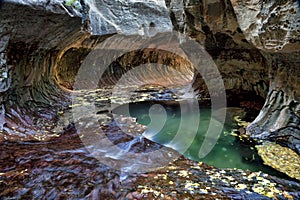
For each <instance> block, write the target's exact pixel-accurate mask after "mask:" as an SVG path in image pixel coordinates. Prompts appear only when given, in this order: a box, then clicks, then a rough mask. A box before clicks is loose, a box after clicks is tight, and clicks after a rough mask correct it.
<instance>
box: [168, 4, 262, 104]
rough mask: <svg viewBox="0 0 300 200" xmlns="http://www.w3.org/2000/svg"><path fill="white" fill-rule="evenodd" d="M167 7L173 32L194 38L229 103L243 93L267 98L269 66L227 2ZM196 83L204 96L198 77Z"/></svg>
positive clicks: (200, 80) (170, 5)
mask: <svg viewBox="0 0 300 200" xmlns="http://www.w3.org/2000/svg"><path fill="white" fill-rule="evenodd" d="M166 4H167V6H168V7H169V9H170V16H171V19H172V22H173V25H174V28H175V30H177V31H179V32H182V34H186V35H187V36H189V37H192V38H194V39H195V40H197V41H198V42H200V43H201V44H202V45H204V46H205V48H206V49H207V51H208V52H209V53H210V55H211V56H212V58H213V59H214V61H215V63H216V64H217V66H218V68H219V71H220V72H221V75H222V78H223V80H224V85H225V88H226V89H227V90H228V91H227V94H228V96H230V98H231V99H234V97H231V94H238V93H241V92H243V91H247V92H250V93H251V92H252V93H253V94H256V95H258V96H261V97H265V96H266V94H267V93H266V91H267V88H268V77H267V68H268V67H267V65H268V64H267V62H266V59H265V58H264V57H263V56H262V55H261V53H260V52H259V51H258V50H257V49H256V48H255V47H254V46H253V45H252V44H251V43H249V42H248V41H247V40H246V38H245V36H244V33H243V32H242V30H241V29H240V27H239V24H238V22H237V18H236V15H235V13H234V10H233V8H232V5H231V2H230V1H227V0H214V1H205V0H204V1H193V0H190V1H186V0H183V1H182V0H167V1H166ZM198 76H199V75H198ZM196 80H197V81H196V82H195V84H194V87H195V88H196V89H197V90H198V91H199V92H200V93H202V95H203V96H207V93H206V92H205V88H204V87H203V85H204V82H203V80H202V79H201V78H200V76H199V78H196Z"/></svg>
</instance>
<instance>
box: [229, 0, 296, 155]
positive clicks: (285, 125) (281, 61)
mask: <svg viewBox="0 0 300 200" xmlns="http://www.w3.org/2000/svg"><path fill="white" fill-rule="evenodd" d="M231 2H232V4H233V8H234V10H235V13H236V15H237V18H238V22H239V24H240V27H241V29H242V30H243V31H244V32H245V36H246V38H247V40H248V41H250V42H251V43H253V45H254V46H255V47H256V48H258V49H260V50H261V52H262V54H263V55H264V57H265V58H266V59H267V61H268V63H269V68H268V71H269V72H268V74H269V79H270V89H269V93H268V96H267V100H266V103H265V105H264V107H263V109H262V110H261V112H260V114H259V116H258V117H257V119H256V120H255V121H254V122H253V123H252V124H251V125H250V126H249V127H248V129H247V131H248V133H249V134H250V135H252V136H253V137H258V138H264V139H271V140H275V141H277V142H280V143H281V144H283V145H286V146H289V147H291V148H292V149H294V150H296V151H297V152H298V153H299V152H300V103H299V101H300V46H299V45H300V20H299V19H300V7H299V6H300V4H299V1H296V0H293V1H292V0H291V1H275V0H268V1H239V0H237V1H233V0H232V1H231Z"/></svg>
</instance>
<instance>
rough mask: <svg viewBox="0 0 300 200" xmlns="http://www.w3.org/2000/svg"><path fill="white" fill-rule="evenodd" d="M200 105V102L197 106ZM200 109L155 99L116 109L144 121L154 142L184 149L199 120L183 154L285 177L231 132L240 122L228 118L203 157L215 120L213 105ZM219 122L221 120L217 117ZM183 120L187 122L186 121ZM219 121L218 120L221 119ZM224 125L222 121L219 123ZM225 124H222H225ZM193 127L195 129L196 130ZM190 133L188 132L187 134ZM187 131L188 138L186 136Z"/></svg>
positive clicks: (209, 161) (215, 164) (204, 160)
mask: <svg viewBox="0 0 300 200" xmlns="http://www.w3.org/2000/svg"><path fill="white" fill-rule="evenodd" d="M197 106H198V105H197ZM193 109H199V112H191V113H190V114H189V115H187V114H186V113H184V114H183V112H182V110H181V108H180V104H179V103H172V104H164V103H163V104H161V103H160V104H157V103H154V102H141V103H132V104H129V105H126V106H121V107H118V108H116V109H115V110H113V112H114V113H116V114H124V115H128V114H129V115H130V116H131V117H135V118H137V121H138V122H139V123H140V124H143V125H147V126H148V129H147V131H146V132H145V133H144V136H145V137H146V138H148V139H150V140H152V141H155V142H157V143H160V144H163V145H165V146H170V147H171V148H173V149H175V150H178V151H179V152H181V151H182V149H180V148H181V146H182V145H185V144H186V141H187V140H188V141H189V140H190V138H188V136H190V135H191V134H189V132H191V131H193V130H195V124H193V123H194V122H195V121H197V120H195V119H200V120H198V123H199V124H198V126H197V132H196V135H195V137H194V138H193V139H192V143H191V145H190V146H189V147H188V148H187V149H186V150H185V151H184V152H183V155H184V156H185V157H187V158H189V159H192V160H195V161H201V162H204V163H208V164H210V165H213V166H216V167H219V168H237V169H244V170H250V171H263V172H266V173H268V174H272V175H276V176H282V174H281V173H279V172H277V171H276V170H273V169H272V168H270V167H268V166H266V165H263V162H262V160H261V159H260V158H259V156H258V155H257V153H256V151H255V149H254V147H253V146H252V145H250V144H244V143H241V142H240V141H239V139H238V138H237V137H234V136H232V135H230V134H229V133H230V132H231V131H232V129H233V128H236V124H234V123H233V122H232V123H231V124H229V123H228V121H230V120H226V123H225V125H224V127H223V126H222V127H223V128H222V131H221V134H220V136H219V138H218V139H217V142H216V144H215V145H214V147H213V148H212V150H211V151H210V152H209V153H208V154H207V155H206V156H205V157H204V158H200V157H199V150H200V147H201V145H203V144H202V143H203V141H204V139H205V137H206V132H207V130H208V126H209V122H210V120H211V109H210V108H200V107H199V106H198V107H197V108H193ZM213 120H214V121H216V122H217V121H218V120H217V119H213ZM182 121H184V122H186V123H182ZM217 123H218V122H217ZM219 124H220V123H219ZM221 125H222V124H221ZM192 129H193V130H192ZM186 133H187V134H186ZM185 134H186V135H187V137H185ZM176 135H177V136H178V135H181V138H180V140H179V141H180V142H182V145H181V144H180V142H179V143H178V140H177V143H176V144H175V145H174V144H172V140H173V139H174V138H175V137H176Z"/></svg>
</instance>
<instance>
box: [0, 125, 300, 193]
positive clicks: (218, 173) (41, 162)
mask: <svg viewBox="0 0 300 200" xmlns="http://www.w3.org/2000/svg"><path fill="white" fill-rule="evenodd" d="M129 124H130V123H129ZM105 133H106V134H107V135H108V137H109V138H110V139H111V140H112V141H113V142H114V143H115V144H120V145H121V146H120V147H121V148H122V144H124V143H126V142H128V141H129V140H132V139H133V138H132V136H129V135H127V134H126V133H123V134H116V130H115V126H113V125H112V126H110V125H108V126H105ZM139 141H140V142H137V143H136V144H135V145H133V146H132V151H135V152H136V153H141V152H145V150H146V149H147V150H149V151H153V150H155V149H159V148H162V146H161V145H158V144H155V143H153V142H151V141H149V140H147V139H145V138H143V139H142V140H139ZM1 149H2V151H1V154H0V157H1V162H0V169H1V171H0V175H1V176H0V188H1V190H0V191H1V193H0V196H1V197H2V198H4V199H6V198H8V199H9V198H22V199H36V198H39V199H41V198H45V199H59V198H68V199H78V198H86V199H98V198H100V199H103V198H104V199H126V198H127V199H149V198H154V199H182V198H189V199H216V198H221V199H269V198H277V199H293V198H294V199H297V198H299V195H300V193H299V187H300V185H299V183H297V182H293V181H287V180H283V179H279V178H276V177H272V176H269V175H267V174H263V173H260V172H250V171H243V170H236V169H224V170H221V169H216V168H214V167H212V166H208V165H206V164H204V163H197V162H193V161H189V160H187V159H184V158H183V157H180V158H179V159H178V160H176V161H175V162H172V163H169V164H168V165H166V166H165V167H162V168H160V169H157V170H156V171H153V172H147V173H126V172H121V171H118V170H115V169H113V168H111V167H110V166H107V165H104V164H101V160H97V159H95V158H94V157H93V156H91V154H90V153H89V152H88V151H87V150H86V148H85V147H84V146H83V144H82V141H81V140H80V139H79V137H78V135H77V134H76V133H75V129H73V128H70V130H69V131H68V132H66V133H65V134H64V135H62V136H60V137H59V138H56V139H53V140H50V141H48V142H23V143H11V142H5V143H2V144H1ZM170 151H172V150H170Z"/></svg>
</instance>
